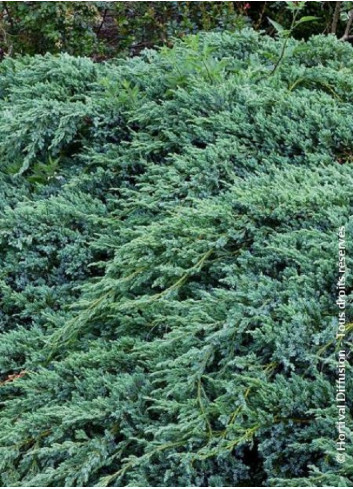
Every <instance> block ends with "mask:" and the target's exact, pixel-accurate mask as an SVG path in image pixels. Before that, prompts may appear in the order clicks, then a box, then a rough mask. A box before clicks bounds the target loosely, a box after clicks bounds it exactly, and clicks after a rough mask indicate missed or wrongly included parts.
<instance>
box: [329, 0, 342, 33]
mask: <svg viewBox="0 0 353 489" xmlns="http://www.w3.org/2000/svg"><path fill="white" fill-rule="evenodd" d="M341 4H342V2H336V8H335V11H334V14H333V19H332V24H331V34H336V31H337V24H338V21H339V18H340V13H341Z"/></svg>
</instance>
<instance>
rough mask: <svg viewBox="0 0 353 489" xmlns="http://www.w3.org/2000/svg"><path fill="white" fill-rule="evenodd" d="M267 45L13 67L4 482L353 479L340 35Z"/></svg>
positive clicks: (206, 41)
mask: <svg viewBox="0 0 353 489" xmlns="http://www.w3.org/2000/svg"><path fill="white" fill-rule="evenodd" d="M280 50H281V44H280V41H274V40H272V39H269V38H267V37H261V36H259V35H257V34H256V33H254V32H253V31H250V30H245V31H243V32H241V33H237V34H236V33H235V34H222V35H221V34H207V35H200V36H194V37H190V38H187V39H186V40H185V41H184V42H183V43H180V44H178V45H177V46H175V47H174V48H173V49H172V50H168V49H162V50H161V51H160V52H154V51H146V52H144V53H143V55H142V56H141V57H138V58H135V59H132V60H129V61H123V60H121V61H116V62H114V63H111V64H107V65H94V64H93V63H92V62H90V61H89V60H86V59H74V58H70V57H68V56H67V55H65V56H62V57H58V58H54V57H50V56H45V57H38V58H34V59H33V60H31V61H29V60H28V59H24V60H17V61H15V62H12V61H11V62H8V65H6V64H5V65H4V67H3V70H4V71H3V72H4V79H3V80H2V81H1V91H2V94H3V95H2V100H1V102H0V105H2V106H3V108H4V109H6V110H4V111H3V113H2V114H3V115H0V144H1V153H2V157H3V175H2V179H1V189H0V191H1V194H2V195H3V201H2V202H1V207H0V212H1V220H0V230H1V251H0V272H1V276H0V280H1V297H0V300H1V315H0V320H1V323H0V324H1V328H2V333H1V338H0V369H1V373H2V383H1V385H0V394H1V411H0V418H1V423H0V460H1V461H0V474H1V475H0V481H1V482H2V484H3V485H22V486H63V485H66V486H92V485H100V486H101V485H110V486H123V485H130V486H131V485H133V486H149V485H150V486H159V485H165V486H175V485H176V486H247V485H248V486H259V485H270V486H344V485H345V486H351V485H352V483H351V480H352V477H353V463H352V457H353V451H352V445H351V444H349V442H351V441H352V440H351V438H352V431H351V430H352V404H351V400H350V399H349V400H348V402H347V413H346V422H347V453H346V455H347V457H346V462H345V463H344V464H342V465H338V464H337V462H336V459H335V441H336V438H337V431H336V421H337V412H336V410H335V380H336V363H337V361H336V349H337V348H338V347H339V343H337V342H336V341H335V335H336V330H337V325H338V319H337V306H336V304H335V302H336V295H337V289H336V283H337V256H338V236H337V232H338V229H339V227H340V226H345V227H346V234H347V267H348V269H351V268H352V266H353V246H352V244H353V242H352V239H351V236H352V233H353V219H352V217H351V216H352V209H353V196H352V190H351V189H352V187H353V166H352V163H353V152H352V146H351V141H352V132H353V131H352V128H353V113H352V110H351V108H352V97H353V85H352V81H351V80H352V71H353V56H352V55H353V50H352V48H351V47H350V46H349V45H347V44H343V43H340V42H338V41H336V40H335V39H334V38H331V37H328V38H324V37H321V36H318V37H315V38H312V39H311V40H310V41H308V42H307V43H304V42H297V41H290V42H289V43H288V51H287V52H286V56H285V57H284V59H283V61H282V63H281V64H280V66H279V68H278V69H277V70H276V71H275V73H273V74H271V73H272V71H273V66H274V64H275V63H276V61H277V59H278V56H279V53H280ZM61 67H62V68H64V67H65V72H61ZM43 73H44V74H45V75H43ZM51 73H52V75H51ZM16 74H18V76H17V75H16ZM43 76H45V77H46V79H45V82H44V81H43ZM57 104H59V105H60V107H61V108H62V110H60V111H59V112H56V113H55V116H54V114H53V113H52V110H53V109H52V108H53V107H56V106H57ZM77 104H78V105H77ZM48 107H49V109H48ZM47 109H48V110H47ZM19 114H21V115H20V117H19ZM48 115H49V116H50V117H49V118H48V117H47V116H48ZM76 116H77V118H76ZM42 118H43V120H44V119H45V121H46V122H45V124H44V125H40V124H39V125H36V121H40V120H41V119H42ZM10 120H11V125H7V124H8V121H10ZM23 128H25V130H24V132H21V131H22V129H23ZM14 143H16V144H14ZM13 163H16V165H17V168H15V167H16V165H13ZM19 171H20V173H21V175H18V174H17V176H13V173H16V172H17V173H18V172H19ZM16 189H17V192H16ZM346 285H347V295H348V299H349V300H348V303H347V311H346V312H347V340H346V341H347V344H349V345H350V343H349V341H350V339H351V336H350V335H351V332H352V330H353V328H352V326H351V324H350V323H349V320H350V319H351V310H350V298H351V291H352V282H351V278H349V280H348V281H347V284H346ZM351 374H352V368H351V365H348V364H347V386H346V388H347V392H349V391H350V390H351V389H352V387H353V385H352V376H351Z"/></svg>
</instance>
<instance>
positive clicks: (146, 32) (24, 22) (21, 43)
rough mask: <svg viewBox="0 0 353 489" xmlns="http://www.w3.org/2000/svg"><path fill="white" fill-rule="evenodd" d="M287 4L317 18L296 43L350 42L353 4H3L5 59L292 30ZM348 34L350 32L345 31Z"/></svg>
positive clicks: (99, 54) (111, 52) (133, 49)
mask: <svg viewBox="0 0 353 489" xmlns="http://www.w3.org/2000/svg"><path fill="white" fill-rule="evenodd" d="M288 4H289V5H293V4H298V5H300V4H303V5H305V11H304V14H305V15H306V16H315V17H316V20H315V22H314V23H311V24H310V25H307V24H302V25H300V26H299V27H298V28H297V29H296V30H295V32H294V35H295V37H297V38H299V39H301V38H302V37H304V38H308V37H309V36H310V35H311V34H322V33H325V34H327V33H330V32H334V33H335V34H336V35H337V36H338V37H342V36H345V38H346V40H349V41H351V37H350V35H351V34H352V31H351V28H352V22H353V10H352V9H353V2H327V1H325V2H183V1H180V2H0V50H1V51H0V54H1V55H2V56H5V55H16V54H32V55H33V54H45V53H46V52H51V53H59V52H67V53H69V54H75V55H79V56H80V55H87V56H92V57H93V58H94V59H97V60H101V59H104V58H107V57H112V56H116V55H121V54H124V55H125V54H130V55H135V54H138V53H139V52H140V51H141V50H142V49H144V48H146V47H149V48H150V47H153V46H156V45H161V44H165V43H168V44H169V45H171V44H172V43H173V42H174V39H175V38H180V37H183V36H185V35H187V34H195V33H197V32H198V31H200V30H206V31H209V30H216V31H222V30H225V29H227V30H230V31H234V30H238V29H239V28H242V27H244V26H246V25H251V26H252V27H253V28H255V29H256V30H266V32H267V33H268V34H271V35H273V34H274V33H275V30H274V28H273V25H272V24H271V23H270V22H269V18H270V19H273V20H275V21H276V22H278V23H280V24H282V25H283V26H284V27H285V28H288V27H289V26H290V24H291V20H292V16H291V13H290V11H289V9H288ZM347 27H348V30H347Z"/></svg>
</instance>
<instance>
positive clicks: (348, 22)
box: [340, 9, 353, 41]
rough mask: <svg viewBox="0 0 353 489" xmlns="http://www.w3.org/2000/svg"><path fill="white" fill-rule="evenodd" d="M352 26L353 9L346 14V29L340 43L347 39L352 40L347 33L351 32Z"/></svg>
mask: <svg viewBox="0 0 353 489" xmlns="http://www.w3.org/2000/svg"><path fill="white" fill-rule="evenodd" d="M352 24H353V9H352V10H350V11H349V12H348V21H347V25H346V29H345V31H344V34H343V36H342V37H341V39H340V41H347V40H348V39H351V38H352V36H350V35H349V31H350V30H351V27H352Z"/></svg>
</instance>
